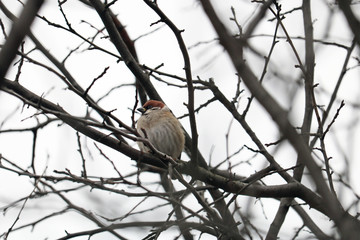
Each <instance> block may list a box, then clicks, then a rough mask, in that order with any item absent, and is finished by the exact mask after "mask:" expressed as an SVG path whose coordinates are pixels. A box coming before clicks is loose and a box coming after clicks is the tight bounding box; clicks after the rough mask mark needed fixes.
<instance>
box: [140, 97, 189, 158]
mask: <svg viewBox="0 0 360 240" xmlns="http://www.w3.org/2000/svg"><path fill="white" fill-rule="evenodd" d="M137 110H138V111H139V112H141V113H142V115H141V117H140V118H139V119H138V121H137V126H136V129H137V131H138V133H139V134H140V135H141V136H142V137H144V138H147V139H148V140H149V142H150V143H151V144H152V145H153V146H154V147H155V148H156V149H157V150H159V151H160V152H162V153H165V154H166V155H168V156H170V157H172V158H173V159H175V160H176V159H178V158H180V155H181V152H182V150H183V149H184V144H185V136H184V131H183V129H182V127H181V124H180V122H179V120H177V118H176V117H175V116H174V115H173V114H172V112H171V111H170V109H169V108H168V107H167V106H166V105H165V104H164V103H163V102H161V101H156V100H149V101H147V102H146V103H145V104H144V106H142V107H141V108H138V109H137ZM138 145H139V148H140V150H141V151H143V152H150V149H149V148H148V147H147V146H145V144H144V143H143V142H138Z"/></svg>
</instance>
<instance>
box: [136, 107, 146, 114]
mask: <svg viewBox="0 0 360 240" xmlns="http://www.w3.org/2000/svg"><path fill="white" fill-rule="evenodd" d="M136 110H138V111H139V112H141V113H142V114H144V113H145V112H146V108H143V107H140V108H138V109H136Z"/></svg>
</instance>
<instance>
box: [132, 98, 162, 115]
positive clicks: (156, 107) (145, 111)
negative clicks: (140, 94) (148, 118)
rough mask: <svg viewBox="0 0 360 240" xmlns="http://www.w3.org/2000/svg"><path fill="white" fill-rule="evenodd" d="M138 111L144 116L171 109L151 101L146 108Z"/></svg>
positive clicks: (158, 102) (145, 105) (159, 102)
mask: <svg viewBox="0 0 360 240" xmlns="http://www.w3.org/2000/svg"><path fill="white" fill-rule="evenodd" d="M137 110H138V111H139V112H141V113H142V114H143V115H146V114H149V113H151V112H155V111H161V110H169V108H168V107H167V106H166V105H165V104H164V103H163V102H161V101H157V100H149V101H147V102H146V103H145V104H144V106H142V107H140V108H138V109H137Z"/></svg>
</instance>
